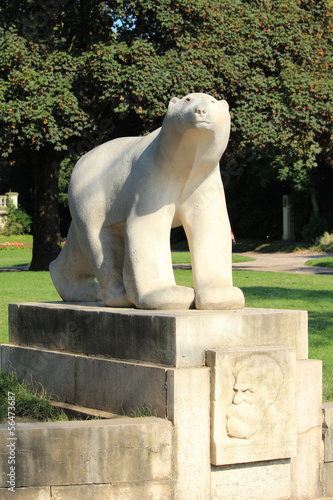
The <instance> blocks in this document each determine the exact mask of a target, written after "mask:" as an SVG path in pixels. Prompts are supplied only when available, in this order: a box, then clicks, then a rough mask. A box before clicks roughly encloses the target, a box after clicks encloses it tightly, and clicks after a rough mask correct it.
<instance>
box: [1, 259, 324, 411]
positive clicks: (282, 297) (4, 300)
mask: <svg viewBox="0 0 333 500" xmlns="http://www.w3.org/2000/svg"><path fill="white" fill-rule="evenodd" d="M19 252H20V251H15V250H14V251H12V252H8V253H19ZM233 276H234V283H235V285H236V286H239V287H240V288H241V289H242V290H243V292H244V295H245V299H246V306H247V307H265V308H275V309H303V310H307V311H308V312H309V357H310V358H313V359H321V360H323V391H324V398H323V399H324V401H331V400H333V311H332V298H333V279H332V277H331V276H320V275H306V274H288V273H272V272H255V271H234V273H233ZM175 277H176V281H177V283H178V284H182V285H185V286H193V277H192V271H187V270H175ZM0 299H1V300H0V342H2V343H7V342H8V314H7V308H8V303H10V302H35V301H44V302H47V301H53V300H59V295H58V293H57V292H56V290H55V288H54V287H53V284H52V282H51V278H50V275H49V273H48V272H37V273H36V272H0Z"/></svg>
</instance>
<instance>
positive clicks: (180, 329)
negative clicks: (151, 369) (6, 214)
mask: <svg viewBox="0 0 333 500" xmlns="http://www.w3.org/2000/svg"><path fill="white" fill-rule="evenodd" d="M9 340H10V342H11V343H12V344H15V345H21V346H29V347H37V348H39V347H42V348H44V349H50V350H55V351H61V352H69V353H72V354H86V355H89V356H107V357H111V358H113V359H119V360H132V361H136V362H145V363H154V364H159V365H164V366H174V367H193V366H204V364H205V351H206V350H207V349H218V348H225V347H240V346H247V347H251V346H256V345H276V344H279V345H286V346H287V347H295V348H296V355H297V358H298V359H306V358H307V356H308V330H307V312H306V311H291V310H277V309H255V308H245V309H242V310H239V311H199V310H186V311H185V310H184V311H144V310H138V309H115V308H109V307H102V306H101V305H92V304H69V303H64V302H52V303H21V304H10V305H9Z"/></svg>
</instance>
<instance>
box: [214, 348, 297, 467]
mask: <svg viewBox="0 0 333 500" xmlns="http://www.w3.org/2000/svg"><path fill="white" fill-rule="evenodd" d="M207 365H208V366H209V367H210V368H211V463H212V464H214V465H226V464H241V463H247V462H257V461H262V460H266V461H267V460H274V459H282V458H290V457H292V456H294V455H295V454H296V437H297V432H296V419H295V376H296V354H295V349H292V348H286V347H284V346H280V347H279V346H276V347H265V348H259V347H258V348H252V347H249V348H245V347H244V348H239V349H225V350H216V351H207Z"/></svg>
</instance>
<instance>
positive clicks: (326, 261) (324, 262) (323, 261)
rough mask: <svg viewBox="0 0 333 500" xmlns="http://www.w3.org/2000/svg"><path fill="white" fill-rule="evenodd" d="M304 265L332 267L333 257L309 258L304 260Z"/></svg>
mask: <svg viewBox="0 0 333 500" xmlns="http://www.w3.org/2000/svg"><path fill="white" fill-rule="evenodd" d="M305 265H306V266H315V267H333V257H320V258H319V259H309V260H307V261H306V262H305Z"/></svg>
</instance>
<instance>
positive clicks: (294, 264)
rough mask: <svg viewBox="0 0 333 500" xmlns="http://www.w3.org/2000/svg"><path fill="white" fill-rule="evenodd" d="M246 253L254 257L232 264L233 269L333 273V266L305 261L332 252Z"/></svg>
mask: <svg viewBox="0 0 333 500" xmlns="http://www.w3.org/2000/svg"><path fill="white" fill-rule="evenodd" d="M236 253H237V252H236ZM242 255H247V256H249V257H253V258H254V259H256V260H255V261H250V262H239V263H237V264H233V265H232V267H233V269H235V270H242V271H274V272H277V273H278V272H280V273H281V272H283V273H296V274H328V275H333V268H329V267H313V266H311V267H308V266H306V265H305V262H306V261H307V260H309V259H315V258H323V257H327V256H330V257H332V256H333V254H316V253H311V252H296V253H253V252H246V253H243V254H242Z"/></svg>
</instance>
